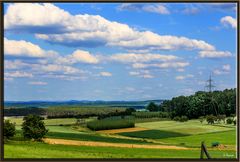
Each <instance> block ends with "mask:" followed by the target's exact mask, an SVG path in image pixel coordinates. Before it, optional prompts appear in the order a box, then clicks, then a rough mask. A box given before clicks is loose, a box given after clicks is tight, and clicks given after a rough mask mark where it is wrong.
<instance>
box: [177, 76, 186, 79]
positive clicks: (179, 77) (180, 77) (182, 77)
mask: <svg viewBox="0 0 240 162" xmlns="http://www.w3.org/2000/svg"><path fill="white" fill-rule="evenodd" d="M183 79H185V77H184V76H176V80H183Z"/></svg>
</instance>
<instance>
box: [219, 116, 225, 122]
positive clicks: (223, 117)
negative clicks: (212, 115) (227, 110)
mask: <svg viewBox="0 0 240 162" xmlns="http://www.w3.org/2000/svg"><path fill="white" fill-rule="evenodd" d="M225 118H226V115H218V116H217V121H218V123H220V122H221V121H223V122H224V121H225Z"/></svg>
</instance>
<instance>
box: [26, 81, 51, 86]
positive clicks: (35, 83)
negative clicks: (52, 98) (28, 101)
mask: <svg viewBox="0 0 240 162" xmlns="http://www.w3.org/2000/svg"><path fill="white" fill-rule="evenodd" d="M28 84H30V85H47V84H48V83H47V82H40V81H38V82H28Z"/></svg>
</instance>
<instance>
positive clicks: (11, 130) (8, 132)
mask: <svg viewBox="0 0 240 162" xmlns="http://www.w3.org/2000/svg"><path fill="white" fill-rule="evenodd" d="M3 132H4V133H3V136H4V137H5V138H7V139H9V138H11V137H13V136H14V135H15V134H16V128H15V123H11V122H10V121H9V120H4V126H3Z"/></svg>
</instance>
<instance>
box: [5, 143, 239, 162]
mask: <svg viewBox="0 0 240 162" xmlns="http://www.w3.org/2000/svg"><path fill="white" fill-rule="evenodd" d="M4 151H5V152H4V158H69V159H70V158H194V159H199V156H200V150H165V149H162V150H160V149H142V148H115V147H94V146H66V145H49V144H45V143H38V142H14V141H10V142H9V143H7V144H5V145H4ZM209 153H210V155H211V156H212V158H235V157H236V152H235V151H220V150H209Z"/></svg>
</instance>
